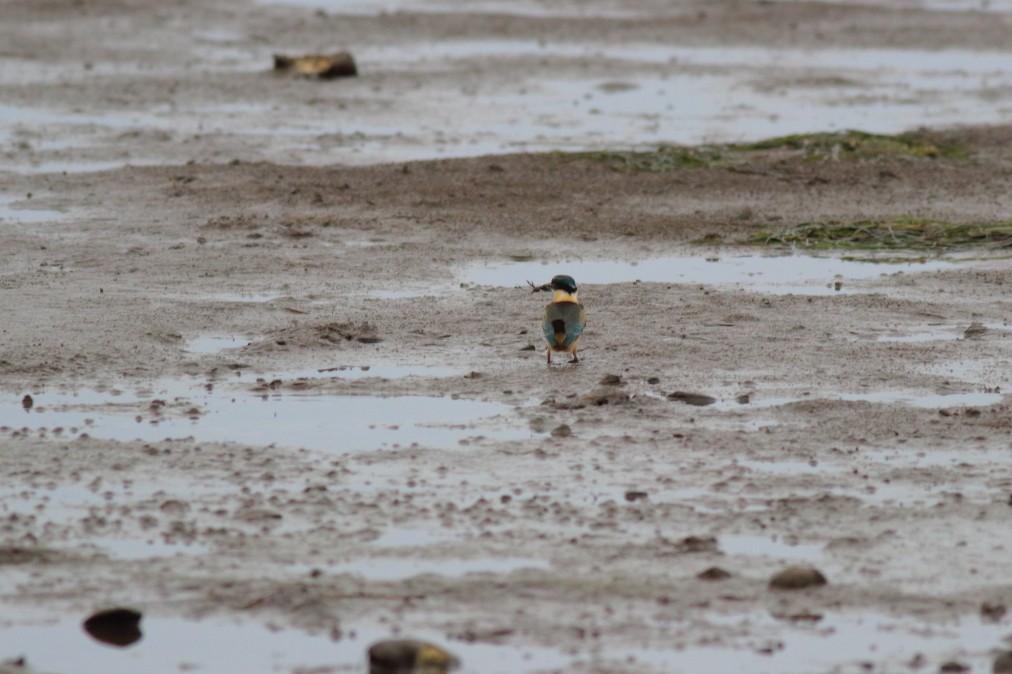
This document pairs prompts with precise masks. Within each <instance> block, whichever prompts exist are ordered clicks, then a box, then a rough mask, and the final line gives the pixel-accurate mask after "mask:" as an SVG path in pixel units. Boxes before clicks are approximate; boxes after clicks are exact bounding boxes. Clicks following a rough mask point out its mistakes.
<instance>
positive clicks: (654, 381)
mask: <svg viewBox="0 0 1012 674" xmlns="http://www.w3.org/2000/svg"><path fill="white" fill-rule="evenodd" d="M647 383H648V384H650V385H651V386H656V385H657V384H660V383H661V380H660V378H659V377H650V379H647Z"/></svg>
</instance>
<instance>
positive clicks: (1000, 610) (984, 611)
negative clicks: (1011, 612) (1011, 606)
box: [980, 601, 1008, 623]
mask: <svg viewBox="0 0 1012 674" xmlns="http://www.w3.org/2000/svg"><path fill="white" fill-rule="evenodd" d="M1007 612H1008V609H1007V608H1006V607H1005V604H999V603H997V602H990V601H986V602H984V603H983V604H981V605H980V616H981V617H982V618H983V619H984V620H987V621H988V622H993V623H996V622H999V621H1000V620H1001V619H1002V618H1004V617H1005V614H1006V613H1007Z"/></svg>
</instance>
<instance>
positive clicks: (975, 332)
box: [963, 322, 987, 339]
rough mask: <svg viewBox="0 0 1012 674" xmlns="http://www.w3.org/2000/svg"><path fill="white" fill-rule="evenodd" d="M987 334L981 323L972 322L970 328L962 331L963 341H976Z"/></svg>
mask: <svg viewBox="0 0 1012 674" xmlns="http://www.w3.org/2000/svg"><path fill="white" fill-rule="evenodd" d="M986 332H987V327H986V326H985V325H984V324H983V323H977V322H973V323H970V327H968V328H967V329H966V330H964V331H963V339H976V338H977V337H980V336H981V335H983V334H984V333H986Z"/></svg>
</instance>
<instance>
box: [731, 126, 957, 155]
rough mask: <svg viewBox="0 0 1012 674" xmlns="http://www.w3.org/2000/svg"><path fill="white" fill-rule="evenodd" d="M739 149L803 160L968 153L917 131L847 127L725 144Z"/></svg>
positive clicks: (733, 148)
mask: <svg viewBox="0 0 1012 674" xmlns="http://www.w3.org/2000/svg"><path fill="white" fill-rule="evenodd" d="M728 148H729V149H732V150H735V151H738V152H756V151H762V150H780V149H783V150H791V151H795V152H800V153H802V154H803V156H804V157H805V158H806V159H813V160H826V159H873V158H880V157H884V158H889V157H926V158H932V159H934V158H939V157H941V158H946V159H961V158H965V157H966V156H967V154H968V153H967V152H966V151H965V150H963V149H962V148H959V147H957V146H955V145H951V144H942V143H937V142H934V141H932V140H931V139H929V138H928V137H926V136H925V135H923V134H919V133H916V132H911V133H901V134H897V135H895V136H888V135H882V134H876V133H866V132H864V131H856V130H853V129H849V130H847V131H838V132H834V133H804V134H794V135H791V136H780V137H777V138H769V139H767V140H761V141H758V142H755V143H741V144H736V145H730V146H728Z"/></svg>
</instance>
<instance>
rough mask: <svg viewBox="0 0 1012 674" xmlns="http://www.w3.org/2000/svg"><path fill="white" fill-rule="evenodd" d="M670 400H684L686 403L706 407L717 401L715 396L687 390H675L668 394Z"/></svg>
mask: <svg viewBox="0 0 1012 674" xmlns="http://www.w3.org/2000/svg"><path fill="white" fill-rule="evenodd" d="M668 400H677V401H679V402H683V403H685V404H686V405H696V406H697V407H706V406H707V405H712V404H713V403H715V402H717V399H716V398H713V397H711V396H708V395H704V394H702V393H688V392H686V391H675V392H674V393H669V394H668Z"/></svg>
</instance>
